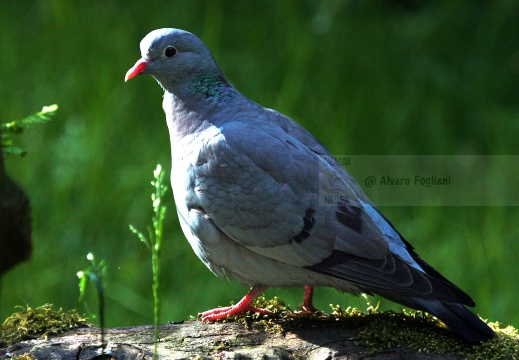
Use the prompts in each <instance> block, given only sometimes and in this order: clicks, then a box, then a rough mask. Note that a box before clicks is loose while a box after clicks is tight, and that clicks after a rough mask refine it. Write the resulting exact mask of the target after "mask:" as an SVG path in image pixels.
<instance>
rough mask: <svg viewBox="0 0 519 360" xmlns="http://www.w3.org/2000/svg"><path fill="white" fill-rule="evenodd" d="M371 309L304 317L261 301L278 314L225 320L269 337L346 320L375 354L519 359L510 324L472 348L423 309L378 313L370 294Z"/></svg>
mask: <svg viewBox="0 0 519 360" xmlns="http://www.w3.org/2000/svg"><path fill="white" fill-rule="evenodd" d="M364 298H365V299H366V301H367V303H368V308H367V311H366V312H364V311H361V310H358V309H357V308H352V307H348V308H346V309H343V308H341V307H340V306H339V305H330V307H331V308H332V313H331V314H323V313H303V312H295V311H292V310H291V309H290V308H289V307H288V306H287V305H286V304H285V303H284V302H283V301H282V300H281V299H279V298H278V297H274V298H273V299H271V300H267V299H266V298H265V297H264V296H260V297H258V298H257V299H256V300H255V301H254V303H253V306H255V307H260V308H264V309H268V310H270V311H271V312H272V313H273V315H274V316H265V315H260V314H259V313H251V312H247V313H244V314H238V315H235V316H232V317H229V318H227V319H226V320H224V321H237V322H240V323H242V324H244V325H245V327H246V328H250V327H251V326H252V324H253V323H254V324H259V325H261V326H263V328H264V330H265V331H266V332H269V333H275V334H280V335H281V334H283V333H285V331H286V330H288V329H291V328H294V327H295V328H297V327H302V326H305V324H308V322H309V321H320V322H321V323H322V324H323V325H326V324H332V323H333V324H334V325H336V324H337V322H344V323H345V324H347V325H348V326H352V327H358V328H360V329H361V330H360V333H359V337H358V338H357V340H356V343H357V344H358V345H362V346H365V347H366V348H367V349H368V353H369V354H377V353H380V352H382V351H384V350H386V349H389V348H399V347H402V346H406V347H408V348H412V349H415V350H417V351H419V352H425V353H437V354H443V353H452V354H456V355H460V356H463V357H464V358H466V359H470V360H494V359H495V360H498V359H519V355H518V354H519V334H518V332H517V329H515V328H514V327H512V326H505V327H503V326H501V324H499V323H498V322H490V323H488V325H489V326H490V327H491V328H492V329H493V330H494V331H495V332H496V336H495V337H494V338H493V339H492V340H490V341H487V342H485V343H481V344H474V343H471V342H469V341H466V340H464V339H461V338H458V337H455V336H453V335H452V332H451V331H450V330H449V329H448V328H447V327H446V326H445V325H444V324H443V323H442V322H441V321H440V320H438V319H437V318H435V317H434V316H432V315H429V314H427V313H424V312H421V311H409V310H402V311H401V312H394V311H379V310H378V304H377V306H374V305H373V304H372V303H371V301H370V300H369V298H368V297H367V296H364Z"/></svg>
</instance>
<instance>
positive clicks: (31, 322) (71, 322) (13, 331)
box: [0, 304, 90, 344]
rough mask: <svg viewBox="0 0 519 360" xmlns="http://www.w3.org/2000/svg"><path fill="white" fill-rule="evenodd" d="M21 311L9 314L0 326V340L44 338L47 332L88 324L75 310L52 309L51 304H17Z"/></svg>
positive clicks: (8, 341) (15, 340)
mask: <svg viewBox="0 0 519 360" xmlns="http://www.w3.org/2000/svg"><path fill="white" fill-rule="evenodd" d="M18 308H19V309H21V311H19V312H16V313H14V314H12V315H11V316H9V317H8V318H7V319H6V320H5V321H4V323H3V324H2V325H1V326H0V342H6V343H8V344H9V343H15V342H20V341H24V340H28V339H35V338H38V337H43V338H46V337H47V336H48V335H49V334H59V333H61V332H64V331H67V330H70V329H74V328H78V327H86V326H90V325H89V324H88V323H87V319H86V318H84V317H82V316H80V315H79V314H78V312H77V311H76V310H70V311H67V312H63V311H62V309H59V310H58V311H54V310H52V304H45V305H43V306H40V307H37V308H31V307H30V306H29V305H27V307H26V308H24V307H21V306H18Z"/></svg>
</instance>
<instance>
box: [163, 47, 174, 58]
mask: <svg viewBox="0 0 519 360" xmlns="http://www.w3.org/2000/svg"><path fill="white" fill-rule="evenodd" d="M176 54H177V49H176V48H175V47H174V46H167V47H166V48H165V49H164V55H166V57H168V58H170V57H173V56H175V55H176Z"/></svg>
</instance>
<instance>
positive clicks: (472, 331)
mask: <svg viewBox="0 0 519 360" xmlns="http://www.w3.org/2000/svg"><path fill="white" fill-rule="evenodd" d="M408 300H409V301H410V304H411V306H412V307H413V308H417V309H420V310H424V311H427V312H428V313H430V314H432V315H434V316H436V317H437V318H438V319H440V320H441V321H443V322H444V323H445V325H447V326H448V327H449V328H450V329H451V330H452V331H453V332H455V333H456V334H457V335H459V336H461V337H463V338H465V339H467V340H470V341H472V342H481V341H487V340H489V339H491V338H492V337H493V336H494V331H493V330H492V329H491V328H490V327H489V326H488V325H487V324H485V322H483V321H482V320H481V319H480V318H479V317H478V316H477V315H475V314H474V313H472V312H471V311H470V310H468V309H467V308H466V307H465V306H463V305H461V304H455V303H445V302H440V301H436V300H424V299H418V298H408Z"/></svg>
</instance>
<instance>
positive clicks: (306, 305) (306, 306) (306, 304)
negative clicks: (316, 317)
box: [303, 285, 319, 312]
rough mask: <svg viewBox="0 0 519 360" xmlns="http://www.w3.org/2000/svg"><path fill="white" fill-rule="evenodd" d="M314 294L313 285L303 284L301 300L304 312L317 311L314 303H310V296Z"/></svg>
mask: <svg viewBox="0 0 519 360" xmlns="http://www.w3.org/2000/svg"><path fill="white" fill-rule="evenodd" d="M313 296H314V287H313V286H308V285H306V286H305V298H304V301H303V311H304V312H319V310H317V309H316V308H315V307H314V304H313V303H312V298H313Z"/></svg>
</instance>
